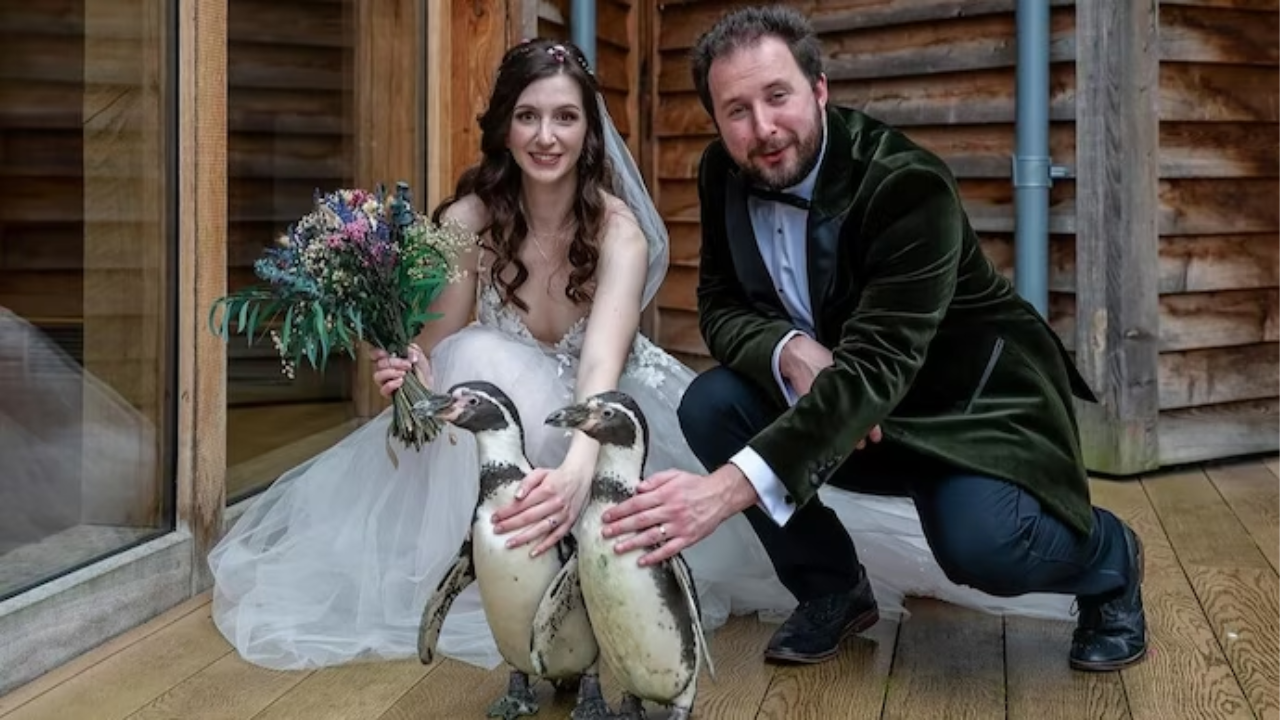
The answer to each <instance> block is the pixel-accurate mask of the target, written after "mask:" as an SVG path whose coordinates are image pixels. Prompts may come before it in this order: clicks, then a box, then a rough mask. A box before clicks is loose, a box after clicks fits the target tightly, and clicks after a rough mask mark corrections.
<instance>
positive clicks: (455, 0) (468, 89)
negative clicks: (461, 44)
mask: <svg viewBox="0 0 1280 720" xmlns="http://www.w3.org/2000/svg"><path fill="white" fill-rule="evenodd" d="M509 1H510V0H452V2H451V4H452V7H453V12H452V18H451V22H452V27H451V29H450V32H451V33H452V35H453V37H456V38H465V42H466V45H465V49H466V52H465V53H461V52H459V53H455V54H454V55H455V59H456V60H457V62H456V64H455V65H454V67H453V73H452V75H453V85H452V95H453V97H452V98H451V104H452V107H451V110H450V112H451V115H450V119H449V129H450V131H451V132H452V134H453V137H452V141H451V142H452V151H453V158H452V161H451V167H450V171H449V177H450V178H451V182H452V179H453V178H457V177H458V176H459V175H461V174H462V171H463V170H465V169H466V168H468V167H470V166H471V165H473V164H475V163H476V162H477V161H479V159H480V125H479V123H477V122H476V117H477V116H479V114H480V113H482V112H484V109H485V108H486V107H487V106H488V105H489V92H490V90H491V89H492V88H493V76H494V73H495V72H496V71H497V69H498V64H499V63H501V62H502V56H503V54H504V53H505V52H506V39H507V31H506V25H507V2H509ZM450 192H451V193H452V188H450Z"/></svg>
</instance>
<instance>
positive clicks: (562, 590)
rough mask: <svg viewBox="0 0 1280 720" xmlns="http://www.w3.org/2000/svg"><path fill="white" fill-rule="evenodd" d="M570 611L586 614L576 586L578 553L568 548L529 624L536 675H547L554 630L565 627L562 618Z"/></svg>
mask: <svg viewBox="0 0 1280 720" xmlns="http://www.w3.org/2000/svg"><path fill="white" fill-rule="evenodd" d="M573 612H583V613H585V612H586V602H585V601H584V600H583V598H582V588H581V587H580V586H579V585H578V554H577V552H574V551H569V552H568V553H567V555H566V557H565V561H564V566H563V567H561V568H560V571H559V572H557V573H556V576H555V578H553V579H552V580H551V584H550V585H549V586H547V590H546V592H545V593H543V595H542V600H541V601H540V602H539V603H538V610H537V612H535V613H534V615H533V624H532V626H530V633H531V637H530V642H529V651H530V660H531V662H532V663H533V669H534V671H535V672H537V673H538V674H539V675H542V676H544V677H545V676H546V674H547V661H548V659H549V658H550V657H551V653H552V652H553V651H554V650H555V648H554V646H555V644H556V640H557V633H558V632H559V631H560V630H561V629H562V628H563V627H564V622H565V618H567V617H569V615H570V613H573Z"/></svg>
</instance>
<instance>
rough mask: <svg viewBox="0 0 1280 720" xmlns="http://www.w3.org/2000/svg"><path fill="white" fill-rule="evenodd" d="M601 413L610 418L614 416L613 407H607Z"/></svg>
mask: <svg viewBox="0 0 1280 720" xmlns="http://www.w3.org/2000/svg"><path fill="white" fill-rule="evenodd" d="M600 415H601V416H603V417H604V419H605V420H608V419H609V418H611V417H613V408H605V409H604V412H602V413H600Z"/></svg>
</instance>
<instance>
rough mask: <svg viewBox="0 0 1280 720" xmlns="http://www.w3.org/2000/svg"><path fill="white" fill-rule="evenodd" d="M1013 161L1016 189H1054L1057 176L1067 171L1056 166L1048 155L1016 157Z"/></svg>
mask: <svg viewBox="0 0 1280 720" xmlns="http://www.w3.org/2000/svg"><path fill="white" fill-rule="evenodd" d="M1012 160H1013V186H1014V187H1020V188H1025V187H1052V186H1053V179H1052V178H1053V177H1054V176H1055V174H1056V173H1057V172H1058V171H1064V170H1065V169H1066V168H1063V167H1061V166H1054V165H1053V161H1052V159H1051V158H1049V156H1047V155H1014V156H1013V157H1012ZM1057 177H1062V175H1057Z"/></svg>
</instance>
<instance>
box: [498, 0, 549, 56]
mask: <svg viewBox="0 0 1280 720" xmlns="http://www.w3.org/2000/svg"><path fill="white" fill-rule="evenodd" d="M507 3H508V4H507V46H508V47H512V46H515V45H516V44H517V43H519V42H521V41H523V40H532V39H533V38H536V37H538V15H539V11H540V10H541V7H540V6H541V5H542V3H541V2H539V0H507ZM495 69H496V68H495Z"/></svg>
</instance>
